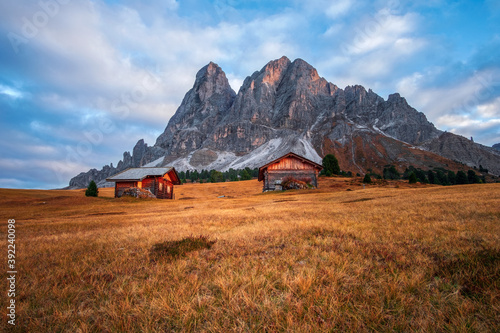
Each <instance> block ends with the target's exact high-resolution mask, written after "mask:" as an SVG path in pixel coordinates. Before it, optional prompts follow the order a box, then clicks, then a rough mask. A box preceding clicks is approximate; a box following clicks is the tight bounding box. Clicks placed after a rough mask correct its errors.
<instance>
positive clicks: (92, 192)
mask: <svg viewBox="0 0 500 333" xmlns="http://www.w3.org/2000/svg"><path fill="white" fill-rule="evenodd" d="M98 194H99V190H98V189H97V184H96V183H95V181H93V180H91V181H90V184H89V186H88V187H87V190H86V191H85V196H87V197H97V195H98Z"/></svg>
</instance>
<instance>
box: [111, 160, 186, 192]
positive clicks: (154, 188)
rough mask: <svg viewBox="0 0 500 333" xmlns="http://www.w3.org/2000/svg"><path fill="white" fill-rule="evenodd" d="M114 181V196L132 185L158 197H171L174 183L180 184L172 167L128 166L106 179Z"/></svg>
mask: <svg viewBox="0 0 500 333" xmlns="http://www.w3.org/2000/svg"><path fill="white" fill-rule="evenodd" d="M106 181H108V182H114V183H115V198H119V197H121V196H122V194H123V192H124V191H125V190H127V189H129V188H132V187H138V188H142V189H145V190H149V191H150V192H151V193H153V194H154V195H155V196H156V197H157V198H158V199H173V198H174V185H180V184H181V182H180V180H179V175H178V174H177V172H176V171H175V169H174V168H173V167H163V168H129V169H127V170H124V171H122V172H120V173H118V174H116V175H114V176H112V177H110V178H108V179H106Z"/></svg>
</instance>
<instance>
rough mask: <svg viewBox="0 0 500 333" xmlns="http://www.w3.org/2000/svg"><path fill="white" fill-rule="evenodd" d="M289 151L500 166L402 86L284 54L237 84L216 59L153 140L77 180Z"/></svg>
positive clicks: (357, 169)
mask: <svg viewBox="0 0 500 333" xmlns="http://www.w3.org/2000/svg"><path fill="white" fill-rule="evenodd" d="M290 151H291V152H295V153H297V154H299V155H303V156H305V157H307V158H309V159H311V160H314V161H316V162H321V158H322V157H323V156H324V155H326V154H327V153H329V152H333V153H335V154H336V155H337V158H338V159H339V163H340V165H341V167H342V168H343V169H344V170H346V171H347V170H350V171H352V172H354V173H361V174H363V173H365V172H366V170H367V169H369V168H371V169H373V170H380V169H381V168H383V167H384V166H385V165H387V164H395V165H397V166H399V168H400V169H402V168H404V167H405V166H409V165H413V166H415V167H421V168H423V169H428V168H430V167H431V166H433V167H448V168H452V169H459V168H460V167H462V166H461V165H460V163H455V162H453V161H450V160H449V159H453V160H455V161H459V162H462V163H465V164H468V165H470V166H479V165H480V164H481V165H482V166H483V167H484V168H487V169H489V170H490V171H491V172H494V173H496V174H500V170H499V168H500V167H499V166H500V155H499V154H498V151H497V150H494V149H493V148H488V147H484V146H481V145H477V144H474V143H472V142H471V141H469V140H467V139H465V138H462V137H457V136H455V135H453V134H450V133H444V134H443V132H442V131H439V130H438V129H436V128H435V127H434V125H433V124H432V123H430V122H429V121H428V120H427V118H426V117H425V115H424V114H423V113H421V112H418V111H417V110H415V109H414V108H412V107H411V106H410V105H408V103H407V102H406V100H405V99H404V98H403V97H401V96H400V95H399V94H397V93H396V94H392V95H390V96H389V98H388V99H387V101H386V100H384V99H383V98H382V97H380V96H379V95H377V94H376V93H374V92H373V91H372V90H368V91H367V90H366V89H365V88H364V87H362V86H359V85H355V86H348V87H346V88H345V89H340V88H338V87H337V86H335V85H334V84H332V83H330V82H328V81H326V80H325V79H324V78H322V77H320V76H319V75H318V72H317V71H316V69H314V68H313V67H312V66H311V65H309V64H308V63H306V62H305V61H303V60H301V59H297V60H295V61H293V62H292V61H290V60H289V59H288V58H286V57H282V58H280V59H277V60H274V61H271V62H269V63H268V64H267V65H265V66H264V67H263V68H262V69H261V70H260V71H257V72H255V73H253V74H252V75H251V76H249V77H247V78H246V79H245V80H244V83H243V85H242V86H241V88H240V90H239V92H238V94H235V92H234V91H233V89H232V88H231V87H230V85H229V82H228V80H227V78H226V75H225V73H224V71H223V70H222V69H221V68H220V67H219V66H217V65H216V64H214V63H212V62H211V63H209V64H208V65H207V66H205V67H203V68H202V69H201V70H200V71H199V72H198V73H197V75H196V79H195V82H194V85H193V88H192V89H190V90H189V91H188V92H187V93H186V95H185V96H184V99H183V101H182V103H181V105H180V106H179V108H178V109H177V112H176V113H175V115H174V116H173V117H172V118H171V119H170V121H169V123H168V125H167V127H166V129H165V131H164V132H163V133H162V134H161V135H160V136H159V137H158V139H157V140H156V144H155V145H154V146H153V147H150V146H148V145H147V144H146V143H144V141H143V140H139V141H138V142H137V144H136V146H135V147H134V149H133V151H132V155H131V154H130V153H128V152H125V153H124V154H123V160H122V161H120V162H119V163H118V165H117V167H116V168H113V167H112V165H111V166H106V167H104V168H103V169H102V170H101V171H97V170H95V169H92V170H90V171H89V172H87V173H82V174H80V175H78V176H77V177H75V178H73V179H72V180H71V182H70V185H71V186H72V187H86V186H87V184H88V182H89V181H90V180H91V179H94V180H96V181H97V182H98V185H109V184H105V182H104V179H105V178H106V177H109V176H111V175H112V174H114V173H117V172H119V171H122V170H124V169H126V168H129V167H140V166H144V165H148V166H161V165H167V164H168V165H173V166H175V167H176V169H177V170H188V169H198V170H200V169H219V170H226V169H228V168H235V169H236V168H243V167H247V166H248V167H252V168H253V167H259V166H261V165H263V164H265V163H267V162H268V161H270V160H273V159H275V158H277V157H279V156H281V155H283V154H286V153H288V152H290ZM437 154H439V155H440V156H439V155H437ZM442 156H444V157H442ZM445 157H446V158H445ZM153 161H154V162H153ZM148 163H149V164H148Z"/></svg>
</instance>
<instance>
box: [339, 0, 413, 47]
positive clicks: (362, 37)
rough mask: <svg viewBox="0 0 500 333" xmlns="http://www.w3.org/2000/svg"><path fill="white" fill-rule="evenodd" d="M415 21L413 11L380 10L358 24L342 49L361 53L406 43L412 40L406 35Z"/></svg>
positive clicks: (410, 31)
mask: <svg viewBox="0 0 500 333" xmlns="http://www.w3.org/2000/svg"><path fill="white" fill-rule="evenodd" d="M417 22H418V16H417V15H416V14H414V13H408V14H405V15H402V16H399V15H392V14H390V13H389V11H388V10H386V9H384V10H380V11H379V12H377V14H376V15H374V16H373V17H370V18H369V19H365V20H363V21H361V22H360V23H359V24H358V26H357V27H356V28H355V29H354V31H355V34H354V36H353V37H352V40H350V41H348V42H347V44H345V45H344V47H343V50H344V51H345V52H347V53H348V54H351V55H361V54H366V53H368V52H372V51H375V50H377V49H381V48H387V47H392V46H393V45H395V44H397V43H405V41H406V43H407V44H408V42H411V41H412V38H410V37H408V35H410V34H411V33H412V32H414V31H415V29H416V27H417Z"/></svg>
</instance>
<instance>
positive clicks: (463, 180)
mask: <svg viewBox="0 0 500 333" xmlns="http://www.w3.org/2000/svg"><path fill="white" fill-rule="evenodd" d="M468 182H469V180H468V179H467V175H466V174H465V172H463V171H462V170H460V171H458V172H457V177H456V184H457V185H460V184H467V183H468Z"/></svg>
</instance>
